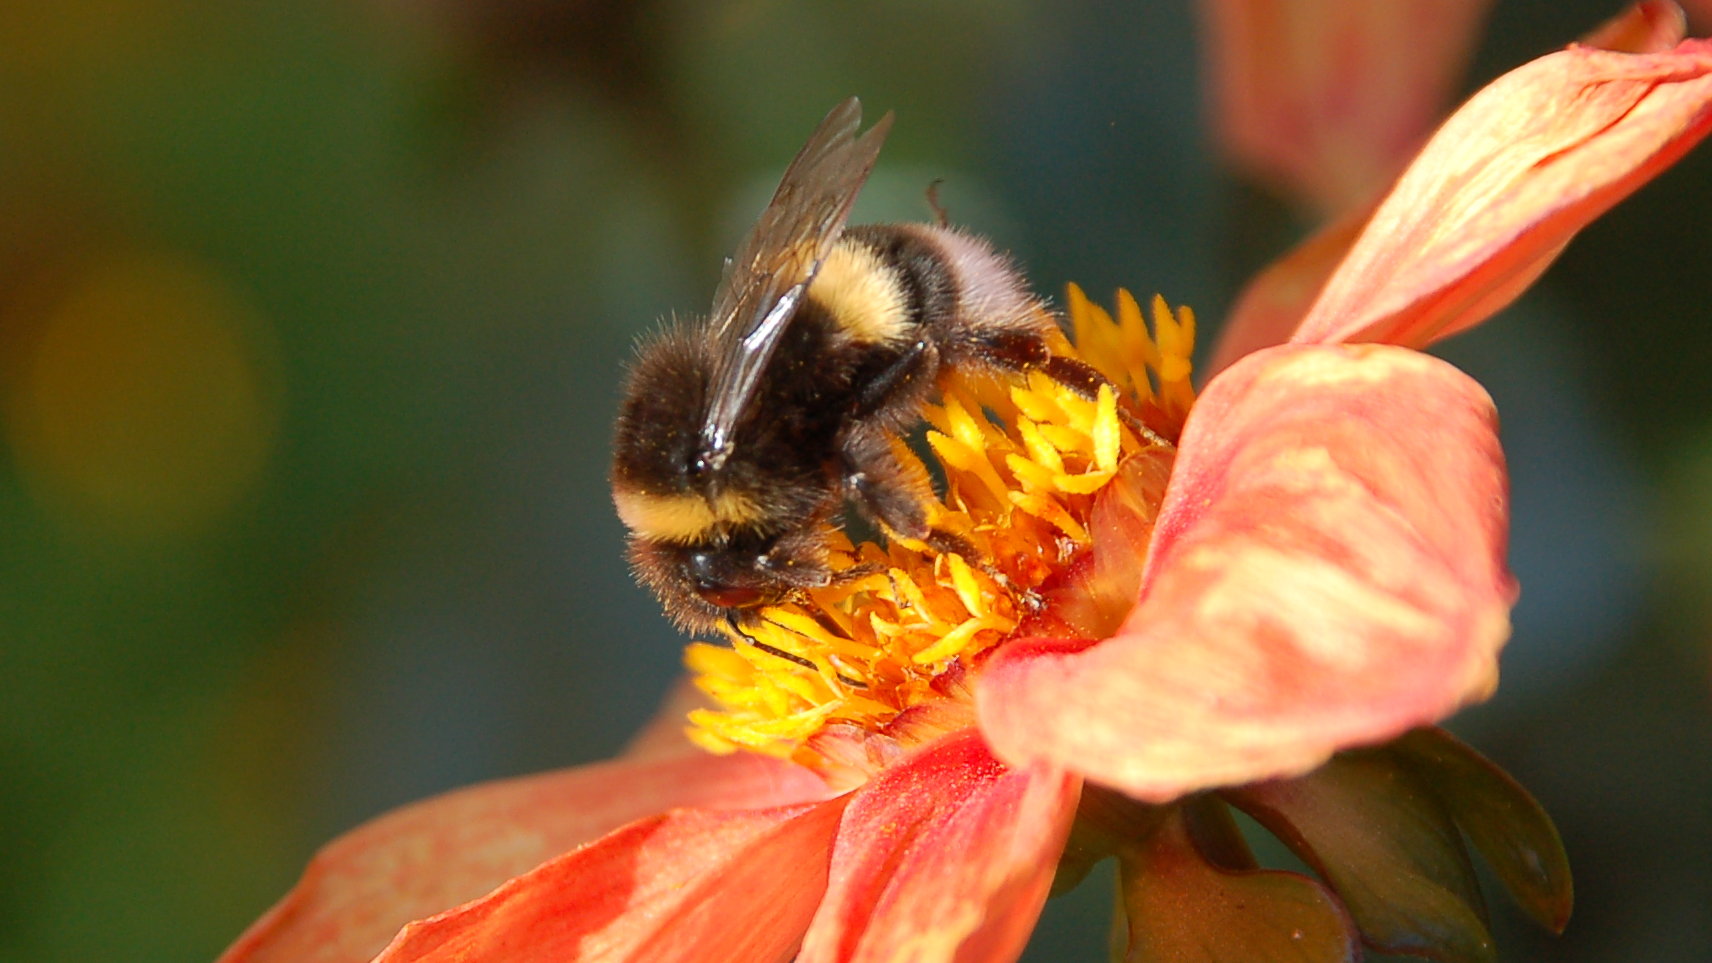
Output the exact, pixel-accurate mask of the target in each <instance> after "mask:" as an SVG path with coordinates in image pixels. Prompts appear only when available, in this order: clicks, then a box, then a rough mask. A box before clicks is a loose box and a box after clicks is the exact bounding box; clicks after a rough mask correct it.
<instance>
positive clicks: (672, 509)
mask: <svg viewBox="0 0 1712 963" xmlns="http://www.w3.org/2000/svg"><path fill="white" fill-rule="evenodd" d="M612 501H613V504H614V505H616V506H617V507H618V517H619V518H620V519H622V520H623V521H624V524H625V525H626V526H628V527H629V528H630V530H631V531H633V532H635V533H636V534H638V535H641V536H643V537H644V538H652V539H656V540H658V541H664V542H689V541H694V540H696V539H698V538H703V537H705V536H706V535H707V532H708V530H709V529H711V528H714V527H716V526H719V525H722V524H725V525H740V524H743V523H745V522H752V521H754V520H756V519H757V518H759V517H760V516H761V510H760V507H759V506H757V505H756V504H755V503H754V502H753V501H752V500H750V499H749V497H748V496H746V495H742V494H739V493H737V492H726V493H725V494H723V495H720V496H719V497H718V498H716V499H715V500H714V501H713V502H712V503H709V502H708V500H707V499H705V498H703V497H701V496H700V495H688V494H686V495H650V494H647V493H646V492H635V491H624V490H622V489H620V490H615V491H614V492H613V493H612Z"/></svg>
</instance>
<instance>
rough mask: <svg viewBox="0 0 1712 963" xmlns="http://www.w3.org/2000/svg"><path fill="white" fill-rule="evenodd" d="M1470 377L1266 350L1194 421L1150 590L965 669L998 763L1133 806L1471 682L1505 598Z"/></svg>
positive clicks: (1502, 496)
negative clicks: (1043, 764) (1072, 634)
mask: <svg viewBox="0 0 1712 963" xmlns="http://www.w3.org/2000/svg"><path fill="white" fill-rule="evenodd" d="M1506 525H1507V507H1506V482H1505V475H1504V463H1503V454H1502V452H1501V450H1500V449H1499V445H1498V438H1497V424H1496V416H1495V415H1494V412H1493V410H1492V404H1491V401H1490V399H1488V398H1487V396H1486V394H1485V392H1483V391H1482V390H1481V388H1480V386H1479V385H1477V384H1475V383H1474V382H1473V381H1472V380H1470V379H1469V378H1468V377H1466V376H1464V375H1463V374H1462V373H1461V372H1458V371H1457V370H1456V369H1454V368H1452V367H1451V366H1450V365H1448V364H1445V363H1444V362H1442V361H1438V360H1436V359H1434V358H1430V357H1428V356H1426V355H1422V354H1418V353H1416V352H1413V351H1408V350H1404V349H1399V348H1392V347H1387V346H1379V345H1368V346H1326V347H1295V346H1285V347H1279V348H1272V349H1269V350H1267V351H1263V352H1260V353H1259V354H1255V355H1251V356H1249V357H1248V358H1246V359H1244V360H1243V361H1241V362H1238V363H1237V364H1236V365H1235V366H1233V367H1232V368H1230V369H1229V370H1228V371H1226V372H1225V373H1224V374H1222V375H1220V376H1219V377H1218V378H1217V379H1215V380H1214V381H1213V383H1212V384H1211V385H1210V386H1209V387H1208V389H1207V391H1206V392H1205V393H1204V394H1203V395H1202V397H1201V400H1200V401H1199V402H1198V403H1197V404H1196V406H1195V409H1194V410H1193V411H1192V412H1191V414H1190V416H1189V422H1188V425H1187V426H1186V427H1185V430H1184V434H1183V440H1182V447H1181V449H1180V451H1179V454H1178V459H1177V465H1176V471H1175V473H1174V474H1173V476H1172V479H1171V488H1170V490H1169V491H1168V492H1167V494H1166V497H1165V503H1164V505H1163V506H1162V507H1161V509H1160V516H1159V520H1158V522H1157V524H1156V526H1155V529H1154V538H1153V544H1152V547H1151V551H1150V555H1149V558H1148V563H1147V568H1146V571H1145V573H1144V575H1143V582H1142V592H1141V597H1140V599H1139V601H1138V602H1137V603H1136V607H1135V609H1134V610H1133V611H1132V612H1131V613H1130V616H1129V618H1128V619H1127V620H1126V621H1125V623H1124V626H1123V628H1122V629H1121V630H1120V631H1119V633H1118V634H1117V636H1116V637H1114V638H1112V639H1109V640H1107V641H1105V642H1102V643H1100V644H1099V645H1096V646H1094V647H1092V648H1089V649H1086V650H1084V651H1081V652H1073V651H1068V650H1067V649H1065V648H1064V647H1062V646H1059V645H1056V644H1052V643H1036V644H1030V645H1011V646H1008V647H1006V648H1005V649H1002V650H1000V652H999V653H998V654H997V655H996V656H995V657H994V659H993V660H992V661H991V663H990V664H989V665H988V667H987V669H986V671H985V673H984V674H983V675H982V677H981V678H980V680H979V681H978V684H977V688H976V693H977V708H978V710H979V717H980V722H981V728H982V730H983V732H984V733H985V734H986V736H987V739H988V741H989V743H990V744H991V745H992V746H993V748H994V750H995V752H997V754H998V755H999V757H1000V758H1001V759H1005V760H1007V761H1010V762H1012V763H1013V764H1019V765H1020V764H1026V763H1029V762H1033V761H1037V760H1046V761H1050V762H1052V763H1055V764H1058V765H1062V766H1065V767H1067V768H1070V769H1072V770H1073V771H1076V772H1079V773H1081V774H1083V775H1084V776H1086V777H1088V778H1089V779H1092V780H1094V781H1096V782H1100V783H1104V784H1107V785H1111V786H1114V787H1116V788H1118V789H1121V790H1123V791H1125V792H1127V793H1129V794H1131V795H1133V796H1136V797H1137V798H1141V799H1145V800H1166V799H1170V798H1174V797H1176V796H1179V795H1182V794H1184V793H1186V792H1189V791H1192V790H1195V789H1200V788H1205V787H1209V786H1217V785H1224V784H1233V783H1244V782H1250V781H1254V780H1257V779H1265V778H1269V777H1273V776H1281V775H1286V774H1295V773H1301V772H1304V771H1306V770H1308V769H1311V768H1313V767H1314V766H1315V765H1317V764H1319V763H1320V762H1322V761H1324V760H1325V759H1326V758H1327V757H1329V756H1330V755H1331V753H1332V752H1334V751H1336V750H1337V749H1339V748H1342V747H1345V746H1350V745H1356V744H1363V743H1371V742H1378V741H1382V740H1384V739H1387V738H1390V737H1392V736H1395V735H1397V734H1398V733H1401V732H1403V731H1405V730H1407V729H1410V728H1412V727H1414V726H1416V725H1420V724H1422V723H1425V722H1430V721H1432V720H1435V719H1439V718H1442V717H1443V716H1444V715H1446V714H1447V713H1449V712H1451V711H1452V710H1454V709H1455V708H1457V707H1458V706H1460V705H1463V704H1464V703H1467V702H1470V701H1474V700H1477V699H1481V698H1484V697H1485V696H1486V695H1487V694H1489V692H1490V691H1491V689H1492V687H1493V686H1494V685H1495V683H1496V673H1497V663H1496V656H1497V652H1498V649H1499V648H1500V647H1501V646H1502V644H1503V642H1504V640H1505V638H1506V637H1507V636H1508V634H1509V621H1508V612H1509V606H1510V603H1511V602H1512V601H1513V599H1514V596H1515V588H1514V585H1513V582H1512V580H1511V578H1510V576H1509V574H1508V572H1507V571H1506V569H1505V565H1504V550H1505V537H1506Z"/></svg>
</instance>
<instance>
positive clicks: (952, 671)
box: [685, 286, 1195, 768]
mask: <svg viewBox="0 0 1712 963" xmlns="http://www.w3.org/2000/svg"><path fill="white" fill-rule="evenodd" d="M1068 300H1069V311H1068V313H1069V316H1070V322H1071V332H1072V338H1073V343H1072V342H1071V341H1066V342H1064V343H1062V344H1058V345H1055V346H1054V347H1053V350H1054V352H1055V353H1058V354H1064V355H1068V356H1072V357H1076V358H1080V359H1081V360H1082V361H1084V362H1086V363H1087V364H1089V365H1092V366H1093V367H1094V368H1096V369H1098V370H1099V371H1100V373H1101V374H1103V375H1105V377H1106V378H1107V379H1108V380H1109V381H1110V382H1111V384H1110V386H1108V387H1104V388H1102V389H1101V391H1100V394H1099V397H1098V398H1095V399H1089V398H1086V397H1083V396H1081V395H1078V394H1076V393H1075V392H1073V391H1072V390H1070V389H1069V388H1067V387H1065V386H1064V385H1062V384H1059V383H1058V382H1055V381H1053V380H1051V379H1049V378H1047V377H1045V376H1044V375H1042V374H1040V373H1039V372H1030V373H1028V374H1027V375H1026V376H1016V375H1011V376H1005V375H993V374H989V373H984V372H976V373H968V372H962V371H957V372H952V373H951V374H950V375H949V376H948V377H946V378H945V379H944V383H943V385H942V391H941V394H940V397H939V399H938V401H937V402H936V403H933V404H929V405H927V406H925V409H924V411H923V416H924V417H925V419H926V420H927V422H928V424H929V426H930V430H929V431H928V432H927V445H928V447H929V449H930V450H931V452H932V455H933V457H934V459H935V460H936V462H937V465H938V468H939V470H940V473H941V474H942V475H943V477H944V482H945V483H944V485H943V486H942V491H943V495H942V496H941V497H940V498H938V499H937V500H935V501H934V502H933V503H932V504H931V505H930V506H929V509H928V514H929V522H930V524H931V525H932V527H933V529H934V531H935V532H940V533H945V534H946V535H949V536H951V538H950V539H949V541H952V542H956V543H959V544H960V545H965V546H967V547H968V552H967V553H966V554H963V553H957V552H947V551H939V550H935V549H933V548H930V547H929V546H928V545H925V544H922V543H919V542H915V541H912V540H909V539H904V538H899V537H893V538H891V539H890V540H888V541H887V542H886V543H883V544H882V543H879V542H863V543H861V544H854V543H852V542H851V540H850V539H849V538H848V537H847V536H846V535H845V533H844V532H843V531H842V530H839V529H837V528H832V527H829V528H828V530H827V533H826V537H827V541H828V544H829V545H830V546H831V564H832V567H833V569H834V571H835V572H837V573H838V576H837V577H836V578H835V579H834V580H833V583H832V584H831V585H829V586H827V587H825V588H822V589H815V590H811V591H810V592H808V593H807V597H806V598H803V599H800V600H793V601H792V602H790V603H787V604H782V605H776V606H770V607H768V608H765V609H763V610H761V612H760V618H759V619H757V620H755V621H756V623H757V624H756V625H754V626H753V627H746V628H745V633H746V634H738V633H736V632H730V633H728V635H729V640H730V642H731V645H730V646H729V647H727V646H721V645H711V644H707V643H699V642H698V643H692V644H691V645H690V646H689V648H688V650H687V651H686V653H685V662H686V663H687V665H688V666H689V669H690V671H691V672H692V673H693V674H694V675H695V680H696V684H697V686H698V687H699V688H700V689H701V690H702V692H704V693H705V694H706V695H707V696H708V697H709V698H710V699H711V700H712V702H713V704H714V706H713V707H711V708H705V709H698V710H695V711H693V712H691V713H690V717H689V721H690V728H689V735H690V737H691V738H692V739H693V740H695V741H696V742H697V743H698V744H699V745H701V746H703V747H704V748H706V749H709V750H712V751H714V752H731V751H734V750H736V749H747V750H751V751H758V752H764V753H768V754H771V755H777V756H783V757H787V758H794V759H796V760H797V761H799V762H802V763H804V764H806V765H811V766H817V767H820V768H826V767H827V766H829V765H835V764H837V763H838V762H839V761H840V760H838V759H834V758H832V757H835V756H839V755H841V754H843V751H842V750H841V749H840V748H838V746H839V745H840V744H842V743H848V739H845V738H843V737H848V736H852V735H855V736H857V737H860V736H861V735H862V734H881V735H885V736H889V737H891V738H892V739H893V740H894V741H896V742H898V743H900V744H909V743H912V742H915V741H917V740H919V739H923V738H927V737H929V736H931V735H936V734H938V733H939V732H943V731H945V730H947V729H950V728H957V727H961V726H962V725H967V724H969V720H970V716H969V698H968V691H969V690H968V686H967V680H968V677H969V672H970V670H972V669H974V668H977V667H978V665H979V663H980V660H981V659H982V657H983V656H984V655H985V654H986V653H988V652H990V651H991V650H992V649H993V648H994V647H995V646H997V645H999V644H1001V643H1003V642H1004V641H1005V640H1007V639H1010V638H1013V637H1018V636H1022V635H1028V636H1052V637H1084V638H1094V639H1097V638H1102V637H1104V636H1105V635H1108V634H1110V632H1111V631H1112V629H1114V628H1116V626H1117V623H1118V622H1119V621H1121V620H1122V618H1123V616H1124V615H1125V614H1126V613H1127V611H1128V608H1129V605H1130V604H1131V602H1132V601H1133V600H1134V598H1135V590H1136V588H1137V587H1138V585H1139V581H1140V573H1141V565H1142V561H1143V560H1144V558H1145V554H1146V545H1147V539H1148V537H1149V536H1150V535H1151V532H1152V523H1153V517H1154V514H1155V512H1156V510H1157V508H1158V506H1159V503H1160V500H1161V499H1162V498H1163V496H1164V490H1165V481H1166V479H1167V477H1168V476H1169V473H1170V467H1171V461H1172V458H1173V457H1174V455H1175V453H1176V449H1175V447H1174V446H1175V442H1176V439H1177V436H1178V434H1179V433H1180V432H1181V429H1182V426H1183V420H1184V418H1185V417H1186V415H1187V414H1188V410H1189V406H1190V405H1191V404H1192V403H1193V401H1194V389H1193V388H1192V387H1191V385H1190V383H1189V373H1190V361H1189V356H1190V352H1191V350H1192V348H1193V346H1194V330H1195V326H1194V315H1193V314H1192V313H1191V312H1190V311H1189V310H1188V309H1187V308H1181V309H1179V310H1178V311H1177V312H1176V313H1175V314H1174V313H1173V312H1172V311H1171V310H1170V309H1168V308H1167V307H1166V305H1165V302H1164V301H1163V300H1162V299H1159V298H1155V299H1154V301H1153V304H1152V306H1151V307H1152V311H1151V315H1152V329H1153V330H1152V332H1151V333H1150V332H1149V330H1148V324H1147V323H1146V321H1145V320H1144V318H1143V315H1142V311H1141V307H1140V306H1139V305H1138V304H1137V303H1136V302H1135V299H1134V298H1132V297H1131V296H1130V295H1129V294H1128V293H1127V292H1123V291H1120V292H1119V293H1118V312H1117V317H1116V318H1115V319H1114V318H1113V317H1112V316H1111V315H1110V314H1108V313H1107V312H1106V311H1105V310H1104V309H1102V308H1100V307H1099V306H1097V305H1094V304H1093V303H1091V302H1089V301H1088V299H1087V298H1086V297H1085V296H1083V294H1082V292H1081V291H1080V290H1079V289H1078V288H1076V287H1074V286H1072V287H1071V288H1070V291H1069V299H1068ZM895 447H896V451H897V454H898V457H899V458H900V459H903V460H904V462H905V463H906V464H908V465H911V466H913V467H915V468H918V469H919V470H920V471H922V472H923V473H924V474H925V473H926V472H927V467H926V466H925V465H922V464H921V460H920V459H919V458H918V457H917V456H916V455H915V454H914V453H913V452H912V451H911V450H910V448H909V446H908V445H906V444H904V443H903V442H902V441H901V440H900V441H898V442H897V443H896V445H895ZM942 547H943V546H942ZM842 761H845V762H848V761H849V760H848V759H844V760H842Z"/></svg>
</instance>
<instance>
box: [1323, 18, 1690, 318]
mask: <svg viewBox="0 0 1712 963" xmlns="http://www.w3.org/2000/svg"><path fill="white" fill-rule="evenodd" d="M1708 129H1712V42H1708V41H1702V40H1690V41H1686V42H1684V43H1682V44H1680V45H1679V46H1677V47H1676V48H1675V49H1674V50H1671V51H1669V52H1666V53H1654V54H1626V53H1615V52H1612V51H1608V50H1595V49H1591V48H1587V47H1571V48H1570V49H1568V50H1564V51H1560V52H1558V53H1555V54H1551V55H1549V56H1546V57H1542V58H1540V59H1538V60H1535V61H1533V62H1532V63H1529V64H1526V65H1524V66H1522V67H1520V68H1518V69H1516V70H1513V71H1511V72H1510V73H1508V74H1506V75H1504V76H1503V77H1500V78H1499V79H1498V80H1496V81H1494V82H1493V83H1492V84H1491V85H1489V86H1488V87H1486V88H1485V89H1484V90H1482V91H1480V92H1479V93H1477V94H1475V95H1474V97H1473V98H1472V99H1471V100H1469V102H1468V103H1467V104H1465V105H1464V106H1463V107H1462V109H1461V110H1458V111H1457V112H1456V113H1455V114H1454V115H1452V117H1451V118H1450V119H1449V120H1448V121H1446V122H1445V124H1444V126H1443V127H1441V128H1440V129H1439V131H1438V133H1437V134H1435V135H1433V138H1432V140H1431V141H1430V142H1429V143H1428V144H1427V146H1426V147H1425V148H1424V149H1423V150H1422V152H1421V154H1420V156H1419V157H1417V158H1416V159H1415V162H1414V163H1413V164H1411V165H1410V166H1409V169H1408V171H1407V172H1405V173H1404V174H1403V176H1402V178H1401V179H1400V180H1399V181H1398V182H1397V185H1396V187H1394V188H1393V189H1392V191H1391V194H1390V195H1389V196H1387V197H1386V199H1385V200H1384V201H1383V202H1382V203H1381V204H1380V207H1379V210H1378V211H1377V212H1375V213H1374V215H1373V218H1372V219H1371V220H1370V221H1369V222H1368V226H1367V230H1366V231H1365V233H1363V234H1362V236H1361V238H1360V239H1359V240H1357V241H1356V243H1355V246H1354V248H1353V249H1352V250H1351V251H1350V254H1349V257H1348V258H1346V259H1345V261H1344V263H1343V265H1342V266H1341V267H1340V268H1339V269H1338V271H1337V272H1336V273H1335V274H1334V275H1333V276H1332V278H1331V280H1330V281H1329V282H1328V283H1327V285H1326V288H1325V290H1324V292H1322V293H1321V295H1320V298H1319V300H1318V301H1316V302H1315V304H1314V306H1313V307H1312V308H1311V309H1310V310H1309V312H1308V316H1307V317H1306V318H1305V319H1304V320H1303V322H1302V326H1301V328H1300V329H1298V330H1297V332H1296V334H1295V335H1294V337H1292V339H1291V340H1292V341H1295V342H1298V343H1310V344H1312V343H1329V342H1340V341H1346V342H1347V341H1381V342H1389V343H1393V344H1404V345H1411V346H1416V347H1419V346H1423V345H1426V344H1428V343H1431V342H1433V341H1436V340H1438V339H1439V338H1442V337H1445V336H1447V335H1450V334H1454V333H1455V332H1457V331H1461V330H1463V329H1465V328H1469V327H1472V326H1473V325H1476V324H1479V323H1480V322H1481V321H1483V320H1485V319H1486V318H1487V317H1490V316H1491V315H1492V313H1493V312H1495V311H1497V310H1499V309H1500V308H1502V307H1504V306H1505V305H1507V304H1508V303H1509V302H1510V301H1512V300H1514V299H1515V297H1516V296H1517V295H1518V294H1520V293H1521V292H1522V290H1523V289H1524V288H1526V287H1527V285H1528V284H1530V283H1531V282H1532V281H1533V280H1534V278H1536V277H1538V276H1539V274H1540V272H1541V271H1543V270H1545V268H1546V267H1547V266H1548V265H1549V264H1550V263H1551V261H1552V259H1553V258H1555V257H1556V256H1557V254H1558V252H1559V251H1560V250H1561V249H1562V248H1563V246H1564V245H1565V244H1566V243H1568V242H1569V239H1570V238H1571V237H1572V236H1573V235H1574V234H1575V232H1577V231H1579V230H1580V229H1581V228H1582V227H1584V226H1586V225H1587V223H1588V222H1590V221H1592V220H1593V219H1594V218H1596V217H1598V216H1599V215H1600V214H1602V213H1604V212H1605V211H1606V210H1608V209H1610V208H1611V206H1612V205H1614V204H1616V203H1617V202H1618V201H1620V200H1622V199H1623V198H1624V197H1627V196H1628V195H1629V194H1630V193H1632V192H1633V191H1634V190H1635V189H1636V188H1638V187H1640V185H1642V184H1643V183H1645V182H1647V181H1648V180H1650V179H1652V178H1653V177H1654V176H1655V175H1657V174H1658V173H1659V172H1661V171H1663V170H1664V169H1665V168H1666V167H1669V166H1670V165H1671V164H1673V163H1675V162H1676V160H1677V159H1678V158H1680V157H1681V156H1682V155H1683V154H1684V153H1685V152H1687V151H1688V149H1689V148H1691V147H1693V146H1694V145H1695V144H1696V143H1698V142H1699V141H1700V139H1701V138H1702V137H1704V136H1705V135H1706V132H1707V130H1708Z"/></svg>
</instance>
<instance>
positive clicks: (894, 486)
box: [844, 427, 1028, 594]
mask: <svg viewBox="0 0 1712 963" xmlns="http://www.w3.org/2000/svg"><path fill="white" fill-rule="evenodd" d="M844 459H845V475H844V478H845V494H846V496H847V497H848V498H849V499H850V501H851V502H853V503H855V505H856V507H857V508H859V509H861V511H862V512H863V513H864V514H866V515H867V516H868V517H869V518H872V519H874V520H875V521H878V522H879V523H880V524H882V525H884V526H885V527H886V528H887V529H889V530H891V531H893V532H896V533H897V534H899V535H902V536H903V537H905V538H908V539H912V540H914V541H918V542H921V543H923V544H925V545H926V546H927V547H928V548H930V549H932V550H933V551H935V552H937V553H939V554H941V555H946V554H951V555H959V556H962V557H963V559H964V560H965V561H967V562H968V563H969V564H971V565H973V566H975V567H976V568H979V569H980V570H981V571H983V572H985V573H987V575H988V576H990V577H991V578H992V579H993V581H995V582H998V583H999V584H1000V585H1001V586H1003V587H1004V588H1005V589H1007V590H1010V591H1018V590H1017V589H1016V587H1015V586H1014V585H1013V584H1012V582H1011V579H1010V577H1009V576H1008V575H1006V574H1005V573H1004V572H1003V571H1001V570H1000V569H999V568H998V566H996V565H994V564H993V560H992V559H991V558H989V557H988V556H987V555H986V554H985V553H983V552H982V551H981V550H980V549H979V548H977V547H976V546H975V544H974V543H973V542H971V541H969V540H968V539H967V538H964V537H963V536H962V535H959V534H957V533H956V532H951V531H947V530H945V529H943V528H934V527H933V526H932V525H931V524H930V523H929V522H928V516H927V509H926V506H927V505H928V504H929V503H930V502H931V500H932V499H933V487H932V485H931V484H930V483H929V481H928V480H927V477H926V476H925V475H923V474H920V473H919V472H917V471H913V470H911V469H910V468H908V467H906V466H905V465H904V464H903V463H902V462H901V461H899V460H898V458H897V456H896V455H895V454H893V453H892V448H891V442H890V439H889V438H888V436H887V435H886V434H885V433H884V432H880V431H874V430H869V429H866V428H860V427H859V428H856V429H853V430H852V431H851V433H850V434H849V435H848V436H847V438H846V440H845V444H844ZM1023 594H1028V593H1023Z"/></svg>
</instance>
